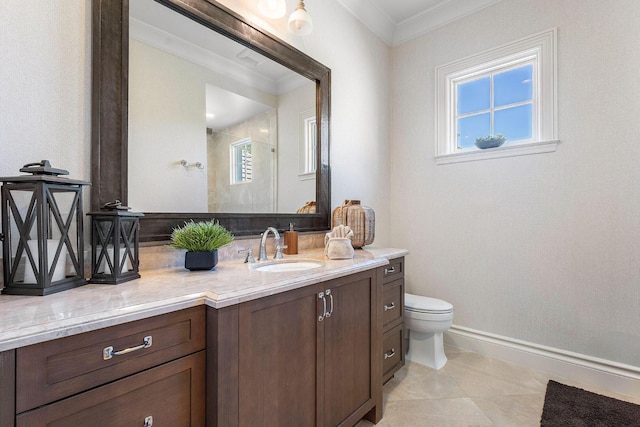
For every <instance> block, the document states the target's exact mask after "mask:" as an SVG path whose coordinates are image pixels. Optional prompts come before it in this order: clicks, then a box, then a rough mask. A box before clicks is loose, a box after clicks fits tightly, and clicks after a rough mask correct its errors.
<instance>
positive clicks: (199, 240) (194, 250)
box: [171, 220, 233, 271]
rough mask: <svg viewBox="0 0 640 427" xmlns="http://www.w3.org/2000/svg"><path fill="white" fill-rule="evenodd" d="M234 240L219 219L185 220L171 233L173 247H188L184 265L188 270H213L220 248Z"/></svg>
mask: <svg viewBox="0 0 640 427" xmlns="http://www.w3.org/2000/svg"><path fill="white" fill-rule="evenodd" d="M232 241H233V234H231V233H230V232H229V231H228V230H227V229H226V228H224V227H223V226H222V225H220V224H219V223H218V221H206V222H194V221H193V220H191V222H185V223H184V226H182V227H176V228H174V229H173V232H172V233H171V243H172V244H171V247H173V248H175V249H186V250H187V253H186V254H185V256H184V267H185V268H186V269H188V270H191V271H193V270H211V269H213V268H214V267H215V266H216V264H218V248H221V247H222V246H225V245H228V244H229V243H231V242H232Z"/></svg>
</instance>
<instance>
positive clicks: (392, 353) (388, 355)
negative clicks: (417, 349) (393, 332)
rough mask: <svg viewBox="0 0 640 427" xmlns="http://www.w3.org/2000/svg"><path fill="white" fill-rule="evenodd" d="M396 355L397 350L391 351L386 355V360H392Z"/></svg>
mask: <svg viewBox="0 0 640 427" xmlns="http://www.w3.org/2000/svg"><path fill="white" fill-rule="evenodd" d="M395 355H396V349H395V348H392V349H391V351H388V352H387V353H385V354H384V360H387V359H391V358H392V357H393V356H395Z"/></svg>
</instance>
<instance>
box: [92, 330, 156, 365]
mask: <svg viewBox="0 0 640 427" xmlns="http://www.w3.org/2000/svg"><path fill="white" fill-rule="evenodd" d="M151 344H153V338H151V335H148V336H146V337H144V339H143V340H142V344H140V345H137V346H135V347H129V348H125V349H124V350H114V349H113V346H109V347H105V349H104V350H102V359H103V360H109V359H111V358H112V357H113V356H122V355H123V354H127V353H131V352H132V351H136V350H141V349H143V348H149V347H151Z"/></svg>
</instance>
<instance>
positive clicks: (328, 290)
mask: <svg viewBox="0 0 640 427" xmlns="http://www.w3.org/2000/svg"><path fill="white" fill-rule="evenodd" d="M326 295H327V296H328V297H329V298H330V301H331V309H329V312H328V313H327V315H326V316H325V317H331V315H332V314H333V294H332V293H331V289H327V292H326Z"/></svg>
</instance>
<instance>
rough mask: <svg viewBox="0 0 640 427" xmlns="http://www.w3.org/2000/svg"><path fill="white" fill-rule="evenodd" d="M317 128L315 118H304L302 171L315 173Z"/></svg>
mask: <svg viewBox="0 0 640 427" xmlns="http://www.w3.org/2000/svg"><path fill="white" fill-rule="evenodd" d="M317 140H318V129H317V128H316V118H315V117H310V118H307V119H305V120H304V148H305V150H304V160H305V161H304V172H303V173H316V153H317Z"/></svg>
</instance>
